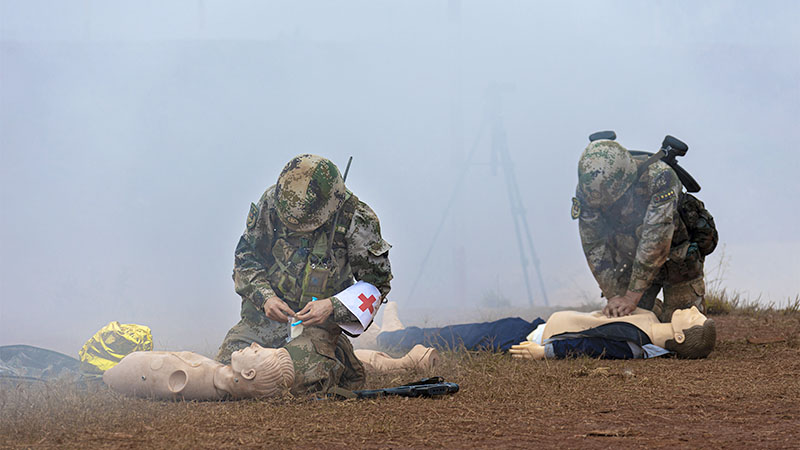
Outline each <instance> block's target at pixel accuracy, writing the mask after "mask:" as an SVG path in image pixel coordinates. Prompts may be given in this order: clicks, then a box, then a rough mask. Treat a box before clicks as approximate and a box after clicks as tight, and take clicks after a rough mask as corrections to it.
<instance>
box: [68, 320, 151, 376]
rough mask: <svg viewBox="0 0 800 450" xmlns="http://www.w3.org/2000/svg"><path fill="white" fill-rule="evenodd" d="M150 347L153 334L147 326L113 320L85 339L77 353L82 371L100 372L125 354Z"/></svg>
mask: <svg viewBox="0 0 800 450" xmlns="http://www.w3.org/2000/svg"><path fill="white" fill-rule="evenodd" d="M152 349H153V336H152V335H151V334H150V328H149V327H146V326H144V325H136V324H133V323H126V324H120V323H119V322H117V321H114V322H111V323H109V324H108V325H106V326H104V327H103V328H101V329H100V331H98V332H97V333H95V334H94V336H92V337H91V338H90V339H89V340H88V341H86V343H85V344H83V348H82V349H81V351H80V352H78V355H79V356H80V359H81V370H82V371H83V372H85V373H90V374H102V373H103V372H105V371H106V370H108V369H110V368H112V367H114V366H116V365H117V363H119V362H120V361H121V360H122V358H124V357H125V356H126V355H128V354H131V353H133V352H139V351H149V350H152Z"/></svg>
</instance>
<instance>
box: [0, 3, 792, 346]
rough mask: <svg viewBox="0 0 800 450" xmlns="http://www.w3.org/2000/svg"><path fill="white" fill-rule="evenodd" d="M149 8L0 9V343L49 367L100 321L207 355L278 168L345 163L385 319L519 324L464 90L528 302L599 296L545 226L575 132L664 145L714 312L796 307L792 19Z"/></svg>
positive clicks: (517, 285)
mask: <svg viewBox="0 0 800 450" xmlns="http://www.w3.org/2000/svg"><path fill="white" fill-rule="evenodd" d="M163 3H164V2H160V1H136V2H105V1H74V2H56V1H31V0H27V1H5V0H3V1H0V207H2V213H0V345H6V344H14V343H26V344H31V345H39V346H43V347H47V348H52V349H55V350H59V351H63V352H65V353H69V354H72V355H74V354H75V353H76V352H77V350H78V349H79V348H80V346H81V345H82V344H83V342H84V341H85V340H86V339H87V338H88V337H89V336H91V335H92V334H93V333H94V332H95V331H96V330H97V329H98V328H100V327H101V326H102V325H104V324H106V323H107V322H109V321H111V320H119V321H120V322H123V323H127V322H134V323H142V324H146V325H149V326H151V327H152V328H153V333H154V335H155V337H156V339H157V344H158V345H159V346H161V347H164V348H172V349H177V348H180V349H191V350H200V351H205V352H207V353H208V352H212V353H213V351H214V349H215V348H216V346H217V345H218V343H219V342H220V341H221V339H222V336H223V335H224V333H225V332H226V331H227V329H228V328H229V327H230V326H231V325H233V324H234V323H235V322H236V321H237V320H238V310H239V298H238V296H237V295H236V294H235V293H234V292H233V283H232V280H231V277H230V275H231V269H232V264H233V249H234V247H235V245H236V241H237V240H238V237H239V235H240V234H241V232H242V230H243V228H244V223H245V217H246V215H247V211H248V208H249V204H250V202H253V201H257V199H258V198H259V196H260V195H261V193H262V192H263V191H264V189H266V188H267V187H268V186H269V185H271V184H273V183H274V181H275V179H276V178H277V175H278V173H279V171H280V169H281V168H282V167H283V165H284V164H285V162H286V161H287V160H288V159H289V158H291V157H292V156H293V155H295V154H298V153H304V152H312V153H318V154H322V155H325V156H328V157H330V158H331V159H333V160H334V161H336V162H338V163H339V164H340V166H342V168H343V165H344V163H345V162H346V160H347V156H349V155H353V156H354V162H353V167H352V169H351V174H350V178H349V179H348V187H350V188H351V189H352V190H353V191H355V192H356V194H357V195H358V196H359V197H360V198H361V199H362V200H364V201H366V202H367V203H369V204H370V205H371V206H372V207H373V209H375V211H376V212H377V213H378V214H379V216H380V218H381V222H382V226H383V232H384V237H385V238H386V239H387V240H388V241H389V242H391V243H392V244H393V245H394V248H393V249H392V251H391V259H392V264H393V267H394V272H395V281H394V282H393V286H394V287H393V291H392V294H391V295H390V298H391V299H393V300H395V301H398V302H400V303H401V304H406V305H408V306H409V307H419V306H431V305H436V306H441V307H442V308H443V311H442V314H443V315H446V314H447V311H448V310H453V309H459V310H463V309H465V308H474V307H477V306H479V305H482V304H484V303H485V301H486V297H487V293H488V292H489V291H491V290H493V289H498V286H499V290H500V291H501V292H502V294H503V295H504V296H506V297H508V298H509V299H510V300H511V302H512V304H514V305H526V304H527V297H526V294H525V289H524V285H523V283H522V271H521V269H520V265H519V259H518V258H519V257H518V252H517V246H516V240H515V238H514V237H513V236H514V234H513V232H514V231H513V226H512V222H511V215H510V213H509V206H508V200H507V196H506V191H505V185H504V184H503V183H504V179H503V178H502V176H500V175H492V171H491V167H490V166H488V165H486V164H483V163H488V162H489V161H490V159H491V147H490V145H489V142H488V141H487V140H486V139H484V140H483V141H480V143H479V146H478V149H477V153H476V156H475V162H478V163H481V164H480V165H473V166H469V167H465V165H464V159H465V155H466V154H467V152H468V150H469V148H470V147H471V146H472V143H473V142H474V141H475V139H476V136H477V134H478V131H479V130H480V129H481V126H482V125H481V124H482V123H483V119H484V117H485V111H486V92H487V87H488V86H489V85H490V84H491V83H505V84H506V85H508V86H510V87H511V89H510V90H509V92H507V93H506V94H505V95H504V98H503V116H504V125H505V129H506V132H507V135H508V142H509V149H510V152H511V156H512V158H513V159H514V162H515V163H516V165H515V171H516V176H517V179H518V182H519V187H520V189H521V192H522V198H523V203H524V206H525V208H526V212H527V217H528V220H529V222H530V228H531V232H532V234H533V237H534V241H535V244H536V250H537V252H538V255H539V259H540V260H541V264H542V275H543V278H544V284H545V287H546V288H547V291H548V294H549V296H550V300H551V303H558V304H562V305H577V304H580V303H582V302H584V301H586V300H587V298H588V299H596V298H597V296H598V295H599V292H598V290H597V288H596V287H595V285H594V281H593V280H592V278H591V275H590V273H589V270H588V268H587V267H586V265H585V261H584V259H583V255H582V253H581V250H580V245H579V240H578V234H577V224H576V223H575V222H573V221H572V220H570V218H569V209H570V198H571V197H572V195H573V191H574V186H575V182H576V180H575V171H576V164H577V158H578V156H579V155H580V152H581V151H582V149H583V147H584V146H585V145H586V143H587V142H588V141H587V139H586V138H587V136H588V135H589V134H590V133H592V132H594V131H597V130H601V129H614V130H616V132H617V134H618V136H619V139H618V140H619V141H620V142H621V143H622V144H623V145H626V146H628V147H629V148H636V149H647V150H654V149H656V148H657V147H658V145H659V144H660V142H661V139H662V138H663V136H664V135H665V134H673V135H675V136H677V137H679V138H681V139H683V140H684V141H686V142H687V143H688V144H689V146H690V151H689V154H688V155H687V157H686V158H684V162H683V165H684V167H686V168H687V169H688V170H689V171H690V172H691V173H692V174H693V175H694V176H695V178H697V179H698V180H699V181H700V183H701V185H702V186H703V190H702V192H701V193H700V195H699V196H700V198H701V199H702V200H703V201H705V203H706V205H707V206H708V208H709V209H710V210H711V212H712V213H713V214H714V216H715V219H716V222H717V226H718V228H719V230H720V236H721V243H722V247H724V255H725V261H724V264H725V266H726V267H727V270H726V272H725V286H727V288H728V289H729V290H736V291H740V292H743V293H744V294H745V295H748V296H750V297H751V298H756V297H759V296H760V298H761V299H762V300H763V301H773V302H782V301H785V299H786V298H788V297H792V298H794V296H796V295H797V294H798V293H800V281H798V280H799V279H800V257H798V256H797V255H798V254H800V238H798V236H797V234H798V225H797V223H798V219H799V217H798V212H797V206H796V204H797V202H798V200H797V198H798V197H799V196H800V182H798V181H797V174H798V173H800V155H799V154H798V151H797V150H796V143H797V142H799V141H800V125H799V124H800V120H799V119H800V27H797V22H798V18H800V14H799V13H800V6H798V3H796V2H792V1H785V2H778V1H762V2H748V1H739V2H732V1H712V2H692V1H684V2H675V1H669V2H667V1H651V2H633V1H630V2H623V1H616V2H595V1H572V2H523V1H519V2H513V1H504V2H489V1H485V2H473V1H463V2H458V1H449V2H448V1H414V2H412V1H402V2H400V1H397V2H388V1H363V2H350V1H339V2H296V1H272V2H261V1H208V0H207V1H184V2H180V1H179V2H170V3H169V4H166V5H165V4H163ZM462 170H467V182H466V184H465V186H464V187H463V189H462V190H461V192H459V195H458V196H457V197H456V198H457V201H456V203H455V206H454V208H453V210H452V211H451V214H449V216H448V219H447V221H446V223H445V227H444V232H443V233H442V236H441V237H440V238H439V239H438V241H437V242H436V245H435V247H434V249H433V256H432V257H431V259H430V260H429V261H428V264H427V265H426V267H425V268H426V271H425V275H424V276H423V278H422V281H421V283H420V285H419V287H418V289H417V291H416V292H415V295H414V297H413V298H410V297H409V295H410V291H411V286H412V284H413V281H414V278H415V277H416V275H417V271H418V270H419V266H420V263H421V261H422V258H423V256H424V254H425V252H426V251H427V250H428V248H429V247H430V244H431V239H432V237H433V233H434V231H435V229H436V226H437V224H438V222H439V220H440V219H441V217H442V208H444V206H445V205H446V203H447V201H448V198H449V197H450V195H451V191H452V189H453V185H454V182H455V180H456V179H457V177H458V174H459V173H461V171H462ZM721 254H722V252H721V251H719V250H718V252H717V253H715V254H714V255H712V257H711V258H710V260H709V262H708V264H709V265H710V266H714V265H717V264H719V256H720V255H721ZM531 275H532V277H533V280H534V286H533V287H534V293H535V294H536V293H537V292H538V284H536V282H535V276H534V275H533V273H532V272H531ZM537 301H540V299H538V298H537Z"/></svg>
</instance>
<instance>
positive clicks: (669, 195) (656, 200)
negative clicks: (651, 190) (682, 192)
mask: <svg viewBox="0 0 800 450" xmlns="http://www.w3.org/2000/svg"><path fill="white" fill-rule="evenodd" d="M674 197H675V189H670V190H668V191H664V192H659V193H658V194H655V195H653V204H654V205H660V204H662V203H666V202H668V201H670V200H672V199H673V198H674Z"/></svg>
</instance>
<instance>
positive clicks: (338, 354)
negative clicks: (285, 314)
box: [216, 185, 392, 394]
mask: <svg viewBox="0 0 800 450" xmlns="http://www.w3.org/2000/svg"><path fill="white" fill-rule="evenodd" d="M279 189H280V186H279V185H278V186H277V187H276V186H272V187H270V188H269V189H267V191H266V192H265V193H264V195H263V196H262V197H261V199H260V200H259V202H258V204H257V205H255V204H254V205H251V208H250V214H249V215H248V220H247V229H246V230H245V232H244V234H243V235H242V237H241V238H240V239H239V244H238V245H237V247H236V256H235V263H234V270H233V279H234V283H235V287H236V292H237V293H238V294H239V295H241V296H242V310H241V320H240V321H239V323H237V324H236V325H234V326H233V328H231V330H230V331H229V332H228V334H227V336H226V337H225V340H224V341H223V342H222V345H221V346H220V348H219V352H218V354H217V357H216V359H217V360H218V361H220V362H222V363H225V364H227V363H228V362H229V361H230V355H231V353H232V352H234V351H236V350H239V349H241V348H244V347H246V346H248V345H250V343H252V342H257V343H259V344H260V345H262V346H264V347H273V348H276V347H284V348H286V349H287V350H288V351H289V354H290V355H291V356H292V360H293V362H294V365H295V375H296V376H295V384H294V386H293V388H292V392H294V393H296V394H303V393H308V392H317V391H323V392H324V391H327V390H329V389H331V388H334V387H337V386H338V387H342V388H345V389H351V390H352V389H357V388H359V387H361V386H362V385H363V383H364V379H365V377H364V366H363V365H362V364H361V362H360V361H359V360H358V359H357V358H356V357H355V354H354V353H353V348H352V345H351V344H350V341H349V339H347V337H346V336H344V335H343V334H342V331H341V328H340V327H339V325H338V324H340V323H353V322H357V319H356V317H355V316H354V315H353V314H352V313H351V312H350V311H349V310H348V309H347V308H346V307H345V306H344V305H342V303H341V302H340V301H339V300H338V299H336V298H335V297H333V296H334V295H335V294H336V293H338V292H341V291H343V290H344V289H346V288H347V287H349V286H351V285H352V284H353V283H354V280H353V279H354V278H355V279H357V280H363V281H365V282H368V283H370V284H372V285H374V286H375V287H377V288H378V290H380V292H381V298H382V299H383V298H385V297H386V295H387V294H388V293H389V289H390V284H389V282H390V280H391V279H392V273H391V266H390V264H389V254H388V251H389V248H390V247H391V246H390V245H389V244H388V243H387V242H386V241H384V240H383V239H382V238H381V234H380V224H379V222H378V217H377V216H376V215H375V213H374V212H373V211H372V209H370V207H369V206H367V205H366V204H365V203H364V202H361V201H359V200H358V198H357V197H356V196H355V195H353V194H352V193H351V192H349V191H347V192H346V193H345V195H344V196H343V197H344V198H343V199H342V200H343V201H342V202H341V207H340V212H339V220H338V222H337V226H336V232H335V237H334V240H333V243H332V245H330V246H329V245H328V238H329V236H330V231H331V228H332V226H333V220H334V219H333V218H331V219H329V220H327V221H326V222H324V223H323V224H322V225H321V226H318V227H317V228H316V229H313V230H310V231H296V227H295V230H292V229H291V228H289V227H288V226H287V225H286V224H285V222H284V221H283V220H281V218H280V217H279V216H280V214H279V213H278V208H276V201H277V200H276V199H277V198H279V196H278V195H276V190H279ZM329 248H330V250H328V249H329ZM273 296H277V297H279V298H280V299H282V300H283V301H284V302H286V304H287V305H288V306H289V307H290V308H291V309H292V310H294V311H300V310H301V309H302V308H303V307H304V306H305V305H306V304H307V303H308V302H309V301H311V300H312V297H317V298H319V299H323V298H329V297H333V298H332V299H331V301H332V304H333V313H332V314H331V315H330V317H329V318H328V319H327V320H326V321H325V322H324V323H322V324H320V325H318V326H306V327H305V329H304V331H303V333H302V334H301V335H300V336H299V337H297V338H295V339H293V340H292V341H291V342H289V343H286V342H285V340H286V337H287V335H288V324H286V323H279V322H276V321H273V320H271V319H269V318H268V317H267V316H266V315H265V313H264V309H263V307H264V303H265V302H266V300H267V299H269V298H270V297H273Z"/></svg>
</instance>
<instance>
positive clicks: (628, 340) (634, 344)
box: [547, 322, 650, 359]
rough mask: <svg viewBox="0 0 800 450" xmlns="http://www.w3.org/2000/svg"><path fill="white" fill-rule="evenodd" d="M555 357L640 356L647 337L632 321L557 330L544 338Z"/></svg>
mask: <svg viewBox="0 0 800 450" xmlns="http://www.w3.org/2000/svg"><path fill="white" fill-rule="evenodd" d="M547 343H549V344H552V351H553V354H552V355H550V356H551V357H552V356H555V357H556V358H569V357H575V356H588V357H591V358H602V359H632V358H641V357H643V355H644V351H643V350H642V349H641V347H642V346H643V345H647V344H650V338H649V337H648V336H647V334H645V333H644V332H643V331H642V330H640V329H639V328H638V327H636V326H635V325H631V324H629V323H626V322H615V323H609V324H605V325H601V326H599V327H596V328H590V329H588V330H584V331H579V332H575V333H561V334H558V335H555V336H552V337H551V338H550V339H548V340H547Z"/></svg>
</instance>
